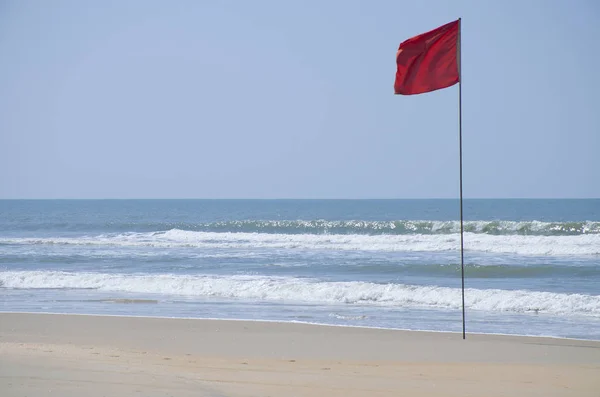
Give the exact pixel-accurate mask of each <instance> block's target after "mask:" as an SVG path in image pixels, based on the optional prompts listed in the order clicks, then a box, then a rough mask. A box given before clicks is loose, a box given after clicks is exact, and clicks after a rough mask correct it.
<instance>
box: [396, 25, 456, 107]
mask: <svg viewBox="0 0 600 397" xmlns="http://www.w3.org/2000/svg"><path fill="white" fill-rule="evenodd" d="M459 24H460V20H456V21H454V22H450V23H447V24H446V25H443V26H440V27H439V28H437V29H434V30H432V31H430V32H427V33H423V34H420V35H418V36H415V37H412V38H410V39H408V40H406V41H404V42H402V44H400V47H399V48H398V52H397V53H396V65H397V71H396V81H395V83H394V93H395V94H401V95H414V94H423V93H425V92H430V91H435V90H439V89H442V88H446V87H450V86H452V85H454V84H456V83H458V81H459V72H458V61H457V57H458V51H459V48H458V45H459V44H458V40H459V29H460V25H459Z"/></svg>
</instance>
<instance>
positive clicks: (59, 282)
mask: <svg viewBox="0 0 600 397" xmlns="http://www.w3.org/2000/svg"><path fill="white" fill-rule="evenodd" d="M0 284H1V285H2V286H3V287H4V288H19V289H23V288H27V289H40V288H63V289H65V288H66V289H82V288H85V289H96V290H100V291H109V292H130V293H159V294H169V295H179V296H181V295H183V296H188V297H202V298H221V299H224V298H225V299H226V298H235V299H245V300H252V301H287V302H307V303H313V302H314V303H321V304H322V303H325V304H361V305H384V306H398V307H425V308H427V307H429V308H442V309H459V308H460V307H461V297H460V289H458V288H447V287H436V286H416V285H406V284H376V283H369V282H358V281H350V282H323V281H317V280H311V279H299V278H292V277H263V276H198V275H197V276H190V275H187V276H183V275H171V274H162V275H147V274H107V273H67V272H54V271H4V272H0ZM465 299H466V302H465V303H466V306H467V307H468V308H469V309H470V310H483V311H491V312H515V313H540V314H543V313H547V314H555V315H585V316H594V317H600V296H597V295H584V294H564V293H551V292H536V291H526V290H500V289H472V288H469V289H467V290H466V291H465Z"/></svg>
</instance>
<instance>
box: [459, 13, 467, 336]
mask: <svg viewBox="0 0 600 397" xmlns="http://www.w3.org/2000/svg"><path fill="white" fill-rule="evenodd" d="M461 31H462V20H461V18H458V145H459V149H458V155H459V164H460V166H459V173H460V278H461V281H462V288H461V292H462V333H463V339H465V338H466V332H465V254H464V237H463V236H464V228H463V164H462V70H461V65H462V62H461V61H462V59H461V58H462V56H461V54H462V48H461Z"/></svg>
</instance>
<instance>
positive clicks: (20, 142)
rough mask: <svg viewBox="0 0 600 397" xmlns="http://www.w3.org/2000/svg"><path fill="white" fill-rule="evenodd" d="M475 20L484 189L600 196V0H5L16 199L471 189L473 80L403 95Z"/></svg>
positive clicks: (6, 145)
mask: <svg viewBox="0 0 600 397" xmlns="http://www.w3.org/2000/svg"><path fill="white" fill-rule="evenodd" d="M458 17H462V18H463V31H462V37H463V43H462V48H463V81H464V85H463V138H464V144H463V149H464V193H465V197H478V198H505V197H519V198H520V197H523V198H538V197H543V198H546V197H548V198H554V197H556V198H563V197H600V100H599V99H598V94H599V93H600V72H599V69H598V68H599V65H600V55H599V53H600V44H598V43H599V42H600V3H599V2H596V1H594V0H588V1H585V0H571V1H568V0H564V1H542V0H539V1H534V0H527V1H516V0H513V1H476V0H473V1H463V2H460V1H447V0H439V1H398V0H394V1H351V0H350V1H342V0H339V1H333V0H332V1H287V0H286V1H281V0H273V1H260V0H253V1H242V0H239V1H217V0H211V1H208V0H207V1H200V0H198V1H182V0H180V1H166V0H165V1H141V0H140V1H133V0H130V1H75V0H72V1H61V0H55V1H42V0H38V1H30V0H19V1H16V0H15V1H6V0H4V1H1V2H0V54H1V59H2V61H1V62H0V198H453V197H458V122H457V114H458V111H457V107H458V86H454V87H451V88H448V89H446V90H441V91H437V92H433V93H428V94H423V95H418V96H409V97H403V96H395V95H393V82H394V74H395V53H396V50H397V48H398V44H399V43H400V42H401V41H403V40H405V39H406V38H408V37H410V36H413V35H416V34H419V33H422V32H424V31H427V30H430V29H433V28H435V27H437V26H439V25H442V24H444V23H446V22H449V21H452V20H455V19H456V18H458Z"/></svg>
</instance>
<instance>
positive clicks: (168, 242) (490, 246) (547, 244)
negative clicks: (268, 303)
mask: <svg viewBox="0 0 600 397" xmlns="http://www.w3.org/2000/svg"><path fill="white" fill-rule="evenodd" d="M459 238H460V235H459V234H442V235H423V234H414V235H413V234H411V235H375V236H372V235H340V234H333V235H328V234H319V235H316V234H268V233H231V232H228V233H214V232H194V231H185V230H179V229H173V230H169V231H167V232H153V233H125V234H118V235H100V236H90V237H75V238H67V237H64V238H54V237H53V238H2V239H0V243H3V244H50V245H52V244H59V245H93V246H123V247H158V248H186V247H187V248H218V249H219V248H221V249H251V250H256V249H261V248H264V249H303V250H340V251H390V252H396V251H405V252H410V251H428V252H439V251H458V250H459V247H460V245H459ZM465 250H466V251H472V252H490V253H507V254H518V255H532V256H565V255H574V256H581V255H600V234H585V235H577V236H539V235H538V236H522V235H500V236H495V235H488V234H477V233H465Z"/></svg>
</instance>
